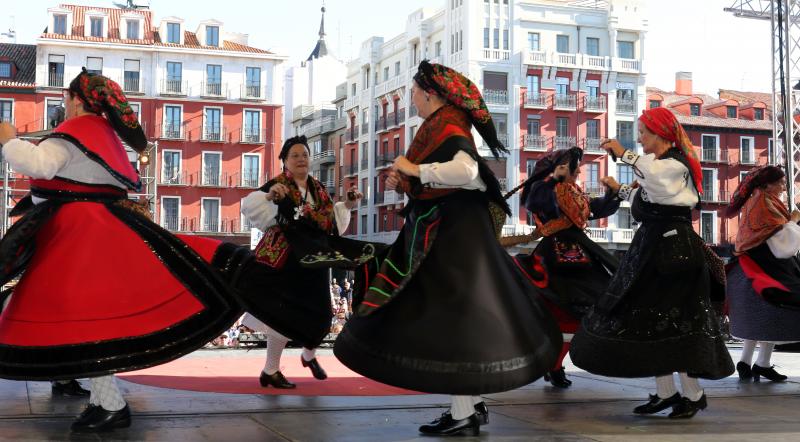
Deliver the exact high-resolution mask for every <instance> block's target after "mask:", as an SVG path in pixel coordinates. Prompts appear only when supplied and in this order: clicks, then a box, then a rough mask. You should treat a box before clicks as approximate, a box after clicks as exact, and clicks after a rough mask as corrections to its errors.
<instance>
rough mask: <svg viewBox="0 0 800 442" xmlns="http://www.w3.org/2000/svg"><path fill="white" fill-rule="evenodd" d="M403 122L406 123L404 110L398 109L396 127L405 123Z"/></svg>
mask: <svg viewBox="0 0 800 442" xmlns="http://www.w3.org/2000/svg"><path fill="white" fill-rule="evenodd" d="M405 121H406V110H405V109H400V110H399V111H397V122H396V125H400V124H403V123H405Z"/></svg>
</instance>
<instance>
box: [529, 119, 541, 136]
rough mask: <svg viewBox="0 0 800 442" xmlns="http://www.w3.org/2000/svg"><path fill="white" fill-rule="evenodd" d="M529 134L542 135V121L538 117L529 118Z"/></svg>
mask: <svg viewBox="0 0 800 442" xmlns="http://www.w3.org/2000/svg"><path fill="white" fill-rule="evenodd" d="M527 129H528V135H541V134H542V122H541V121H540V120H539V119H538V118H528V125H527Z"/></svg>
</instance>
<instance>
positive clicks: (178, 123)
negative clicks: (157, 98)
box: [163, 106, 183, 138]
mask: <svg viewBox="0 0 800 442" xmlns="http://www.w3.org/2000/svg"><path fill="white" fill-rule="evenodd" d="M182 114H183V109H182V108H181V107H180V106H164V130H163V136H164V138H181V136H182V133H181V127H182V123H183V115H182Z"/></svg>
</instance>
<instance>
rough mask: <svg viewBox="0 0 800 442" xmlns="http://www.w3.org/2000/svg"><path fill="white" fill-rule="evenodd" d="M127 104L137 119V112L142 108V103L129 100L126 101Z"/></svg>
mask: <svg viewBox="0 0 800 442" xmlns="http://www.w3.org/2000/svg"><path fill="white" fill-rule="evenodd" d="M128 105H129V106H130V107H131V110H132V111H133V115H136V119H137V120H139V119H140V118H139V112H140V111H141V110H142V105H141V104H139V103H131V102H130V101H129V102H128Z"/></svg>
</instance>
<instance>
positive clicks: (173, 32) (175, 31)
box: [167, 23, 181, 45]
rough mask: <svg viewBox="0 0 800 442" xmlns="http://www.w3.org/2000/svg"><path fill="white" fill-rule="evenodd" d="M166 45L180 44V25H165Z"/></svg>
mask: <svg viewBox="0 0 800 442" xmlns="http://www.w3.org/2000/svg"><path fill="white" fill-rule="evenodd" d="M167 43H175V44H176V45H177V44H181V24H180V23H167Z"/></svg>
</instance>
